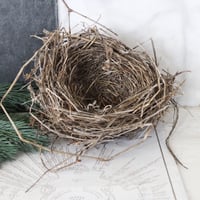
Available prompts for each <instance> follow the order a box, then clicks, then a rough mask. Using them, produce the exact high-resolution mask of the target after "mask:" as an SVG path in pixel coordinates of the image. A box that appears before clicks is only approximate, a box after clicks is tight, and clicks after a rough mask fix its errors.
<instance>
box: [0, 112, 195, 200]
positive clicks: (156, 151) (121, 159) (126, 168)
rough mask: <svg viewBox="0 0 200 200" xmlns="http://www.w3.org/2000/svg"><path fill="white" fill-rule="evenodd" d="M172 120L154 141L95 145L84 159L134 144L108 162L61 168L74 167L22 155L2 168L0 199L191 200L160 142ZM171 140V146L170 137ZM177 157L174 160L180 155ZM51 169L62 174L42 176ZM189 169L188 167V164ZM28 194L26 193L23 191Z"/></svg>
mask: <svg viewBox="0 0 200 200" xmlns="http://www.w3.org/2000/svg"><path fill="white" fill-rule="evenodd" d="M180 114H181V116H182V115H184V117H183V118H182V117H181V120H183V121H184V120H187V121H189V120H188V119H189V118H187V119H186V118H185V116H187V117H188V115H187V114H188V112H187V113H184V110H183V109H181V112H180ZM172 116H173V109H171V110H169V112H168V113H167V114H166V117H165V118H163V120H162V121H161V122H160V123H159V125H158V127H157V132H158V134H157V136H158V137H157V136H156V134H155V132H154V131H152V132H151V133H150V135H149V137H148V138H147V139H146V140H145V141H144V142H142V143H140V142H141V136H142V135H141V134H140V135H138V136H139V137H138V138H135V139H130V138H121V139H119V140H115V141H113V142H109V143H108V144H104V145H99V146H98V147H95V148H93V149H92V150H90V151H89V152H88V154H87V155H93V156H97V157H103V158H109V157H111V156H112V155H115V154H116V153H118V152H121V151H122V150H124V149H126V148H127V147H130V146H132V145H134V148H131V149H130V150H129V151H127V152H124V153H123V154H121V155H118V156H117V157H115V158H114V159H113V160H111V161H109V162H105V161H101V160H99V159H98V160H97V159H89V158H84V157H81V162H78V163H76V164H75V165H71V166H70V167H66V165H67V164H70V163H73V161H74V158H73V157H71V156H67V155H61V154H56V153H47V152H45V153H42V154H41V155H39V153H35V154H33V153H28V154H23V155H22V156H20V157H19V158H18V159H17V160H16V161H14V162H7V163H5V164H4V165H3V166H2V168H1V169H0V194H1V195H0V199H2V200H21V199H24V200H35V199H37V200H64V199H65V200H108V199H109V200H122V199H125V200H132V199H134V200H156V199H157V200H158V199H160V200H191V198H188V195H189V196H190V197H195V195H196V194H195V193H194V192H193V191H192V189H191V185H192V184H193V182H192V181H187V179H188V177H187V175H186V176H184V180H185V183H187V184H185V186H186V188H187V193H186V190H185V187H184V184H183V181H182V178H181V175H180V171H179V170H178V167H177V165H176V163H175V161H174V159H173V157H172V156H171V154H170V153H169V151H168V150H167V148H166V145H165V138H166V137H167V135H168V133H169V131H170V130H171V127H172V121H173V117H172ZM182 128H184V127H181V126H180V125H178V127H177V130H176V131H178V132H179V131H181V132H182ZM177 135H178V134H175V136H177ZM158 138H159V139H158ZM172 139H173V142H174V138H172ZM175 142H176V140H175ZM139 143H140V144H139ZM138 144H139V145H138ZM55 145H56V147H57V148H59V150H62V151H67V150H68V151H70V152H72V150H73V148H74V146H69V145H66V142H64V143H63V141H62V142H61V143H60V142H59V143H57V144H55ZM162 153H163V154H162ZM176 153H178V151H176ZM163 155H164V156H163ZM177 155H178V156H179V153H178V154H177ZM180 158H181V160H182V161H183V162H186V163H185V164H189V163H188V162H187V160H186V159H185V158H184V157H183V158H182V157H180ZM41 159H42V161H43V164H42V163H41ZM55 166H58V167H59V168H61V169H60V170H59V171H56V172H53V171H52V172H50V171H49V172H48V173H46V172H47V171H46V170H47V169H52V167H55ZM190 166H192V164H191V163H190ZM188 167H189V166H188ZM189 170H190V169H189ZM44 172H45V173H46V174H45V175H44V176H43V177H42V178H41V180H40V181H39V182H37V184H36V185H34V186H33V187H31V188H30V186H31V185H32V184H33V183H36V181H37V180H38V178H39V177H41V176H42V174H44ZM192 175H194V174H193V172H190V176H192ZM27 189H29V191H28V192H25V191H26V190H27ZM197 190H198V188H197ZM194 199H195V198H194ZM196 199H198V196H196Z"/></svg>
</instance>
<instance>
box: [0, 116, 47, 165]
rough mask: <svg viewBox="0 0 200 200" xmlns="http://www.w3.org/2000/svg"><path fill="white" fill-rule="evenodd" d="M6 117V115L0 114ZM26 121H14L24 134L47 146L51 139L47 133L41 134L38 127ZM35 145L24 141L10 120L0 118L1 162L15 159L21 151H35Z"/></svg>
mask: <svg viewBox="0 0 200 200" xmlns="http://www.w3.org/2000/svg"><path fill="white" fill-rule="evenodd" d="M0 118H1V119H4V118H5V116H3V117H2V116H0ZM26 120H27V119H26V118H25V120H24V121H22V120H20V121H14V122H15V124H16V126H17V128H18V130H19V131H20V132H21V133H22V136H23V137H24V138H25V139H27V140H29V141H33V142H35V143H37V144H40V145H43V146H47V145H48V144H49V139H48V137H47V136H46V135H41V134H39V133H38V132H37V130H36V129H33V128H32V127H30V126H29V125H28V123H27V122H26ZM34 150H35V147H33V146H32V145H30V144H26V143H23V142H22V141H21V140H20V139H19V138H18V136H17V134H16V132H15V130H14V129H13V127H12V125H11V124H10V122H9V121H8V120H0V163H1V162H3V161H5V160H13V159H15V158H16V156H17V155H18V154H19V153H20V152H31V151H34Z"/></svg>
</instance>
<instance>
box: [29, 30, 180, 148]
mask: <svg viewBox="0 0 200 200" xmlns="http://www.w3.org/2000/svg"><path fill="white" fill-rule="evenodd" d="M42 40H43V41H44V44H45V45H44V46H43V47H42V48H41V49H39V50H38V52H37V56H36V58H35V62H34V67H33V69H32V71H31V73H30V74H29V75H28V76H27V78H28V79H29V80H30V82H29V89H30V91H31V94H32V107H31V115H32V116H33V117H34V118H35V119H36V120H37V122H38V123H40V127H41V128H42V129H43V130H46V131H47V132H48V133H53V134H55V135H57V136H58V137H62V138H68V139H72V140H74V141H79V142H82V143H84V144H88V145H95V144H99V143H102V142H106V141H110V140H112V139H114V138H118V137H120V136H122V135H128V134H131V135H133V136H134V135H135V134H136V133H137V132H138V131H139V130H142V129H144V128H145V129H149V128H150V127H153V126H154V125H155V124H156V123H157V122H158V120H159V118H160V117H161V116H162V114H163V112H164V111H165V110H166V109H167V108H168V107H169V105H170V104H171V102H172V100H173V97H174V95H175V92H176V90H177V87H175V86H174V79H175V75H170V74H169V73H161V72H160V71H159V69H158V66H157V64H156V61H155V59H153V58H151V57H150V56H149V55H148V54H147V53H146V52H144V51H141V50H138V48H135V49H132V48H129V47H127V46H126V45H125V44H123V43H122V42H120V41H119V40H117V39H115V38H112V37H111V36H109V35H107V34H105V33H103V34H102V33H100V31H99V30H98V29H96V28H89V29H87V30H86V31H83V32H79V33H75V34H70V33H68V32H66V31H64V30H56V31H54V32H49V33H47V34H46V36H45V37H44V38H42ZM33 86H34V87H33ZM34 105H35V106H34ZM38 105H39V109H37V108H38ZM33 107H34V111H35V109H36V110H37V114H35V112H33ZM38 113H39V114H38Z"/></svg>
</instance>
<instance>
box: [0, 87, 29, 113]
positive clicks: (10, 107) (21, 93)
mask: <svg viewBox="0 0 200 200" xmlns="http://www.w3.org/2000/svg"><path fill="white" fill-rule="evenodd" d="M9 86H10V84H7V83H1V84H0V100H1V98H2V97H3V95H4V94H5V92H6V91H7V90H8V88H9ZM30 100H31V99H30V93H29V91H28V90H27V88H26V87H24V85H23V84H22V83H16V84H15V86H14V88H13V89H12V90H11V91H10V93H9V94H8V95H7V97H6V98H5V99H4V101H3V105H4V106H5V108H6V110H7V111H8V112H25V111H27V109H28V104H29V103H30ZM0 112H2V111H1V109H0Z"/></svg>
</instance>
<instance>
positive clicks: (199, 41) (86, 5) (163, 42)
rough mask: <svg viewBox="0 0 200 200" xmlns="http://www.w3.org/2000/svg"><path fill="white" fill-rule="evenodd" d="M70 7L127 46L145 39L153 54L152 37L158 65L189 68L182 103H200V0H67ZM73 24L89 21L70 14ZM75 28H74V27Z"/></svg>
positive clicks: (63, 21) (63, 16)
mask: <svg viewBox="0 0 200 200" xmlns="http://www.w3.org/2000/svg"><path fill="white" fill-rule="evenodd" d="M67 2H68V4H69V5H70V7H71V8H73V9H75V10H77V11H80V12H81V13H83V14H86V15H87V16H89V17H91V18H93V19H98V18H99V17H101V18H100V21H99V22H101V23H102V24H104V25H106V26H107V27H109V28H111V29H112V30H113V31H115V32H116V33H118V35H119V38H120V39H121V40H122V41H123V42H125V43H126V44H128V45H129V46H130V47H132V46H135V45H136V44H137V43H141V42H145V41H147V42H146V43H145V48H147V51H148V52H149V53H152V49H151V45H150V42H149V39H150V38H152V39H153V41H154V43H155V46H156V50H157V57H158V60H159V64H160V68H164V69H167V70H168V71H169V72H171V73H175V72H176V71H182V70H190V71H191V72H190V73H185V74H184V75H183V77H182V78H184V79H186V82H185V84H184V86H183V89H182V90H183V93H184V95H183V96H180V97H178V101H179V103H180V104H182V105H189V106H198V105H200V74H199V73H200V50H199V48H200V1H199V0H139V1H138V0H109V1H108V0H67ZM58 6H59V23H60V26H67V22H68V20H67V10H66V8H65V6H64V5H63V3H62V0H58ZM71 22H72V25H77V24H78V23H79V24H80V22H87V23H88V24H92V23H91V22H89V21H87V20H85V19H84V18H80V17H78V16H77V15H75V14H73V15H72V21H71ZM74 30H75V29H74Z"/></svg>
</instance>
